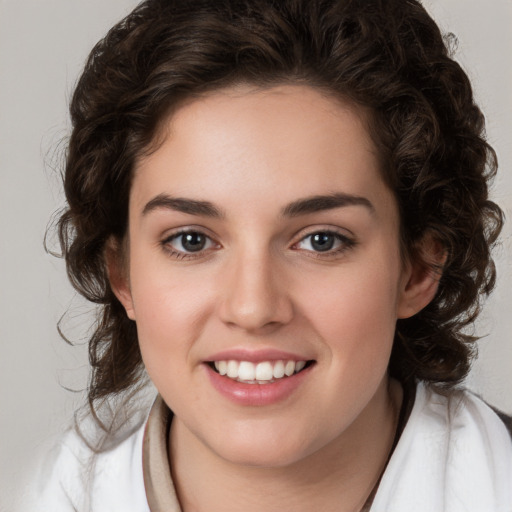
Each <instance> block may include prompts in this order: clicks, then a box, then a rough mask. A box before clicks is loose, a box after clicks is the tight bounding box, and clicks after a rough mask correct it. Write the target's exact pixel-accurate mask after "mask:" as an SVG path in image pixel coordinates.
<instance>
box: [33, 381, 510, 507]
mask: <svg viewBox="0 0 512 512" xmlns="http://www.w3.org/2000/svg"><path fill="white" fill-rule="evenodd" d="M151 414H153V413H151ZM146 424H147V423H146ZM146 424H145V425H143V426H142V427H140V428H139V429H138V430H136V431H135V432H134V433H133V434H132V435H131V436H130V437H128V438H127V439H126V440H125V441H124V442H122V443H121V444H119V445H118V446H117V447H116V448H114V449H113V450H110V451H107V452H104V453H100V454H98V455H97V456H96V457H92V452H91V450H90V449H89V448H88V447H87V445H86V444H85V443H84V442H83V441H82V439H81V438H80V437H79V436H78V435H77V434H76V433H74V432H69V433H68V434H67V435H66V437H65V438H64V440H63V443H62V445H61V447H60V452H59V454H58V457H57V459H56V462H55V464H54V465H53V470H52V471H51V473H49V474H47V475H46V476H45V478H44V482H43V483H42V487H43V489H42V491H41V493H40V494H39V496H38V498H37V501H36V505H34V506H33V507H34V508H33V509H31V510H30V511H27V512H70V511H74V510H76V511H78V512H89V511H93V512H156V511H157V510H158V512H160V510H165V512H180V510H181V509H180V507H179V503H178V501H177V499H176V497H175V495H174V492H173V489H172V481H171V480H170V473H169V472H166V474H165V475H163V478H164V480H165V479H166V481H167V483H168V484H169V486H170V487H169V488H167V489H166V496H167V495H170V496H167V498H166V505H165V507H161V506H158V505H153V509H152V510H150V508H149V505H148V496H147V494H146V493H147V492H148V494H150V496H149V502H150V503H155V497H154V496H152V494H153V492H152V490H151V486H150V485H146V486H145V484H144V471H143V452H144V451H146V452H147V450H148V447H147V446H145V447H144V433H145V427H146ZM152 435H154V434H152ZM145 444H146V445H147V444H148V443H147V442H146V443H145ZM92 460H95V463H94V464H93V463H92V462H91V461H92ZM146 479H147V478H146ZM164 483H165V482H164ZM146 487H147V488H148V489H146ZM156 501H157V502H158V500H156ZM312 510H314V504H312ZM412 511H414V512H512V441H511V439H510V436H509V433H508V432H507V430H506V428H505V426H504V425H503V423H502V422H501V420H500V419H499V418H498V416H497V415H496V414H495V413H494V412H493V411H492V410H491V409H490V408H489V407H488V406H487V405H486V404H485V403H484V402H483V401H482V400H480V399H479V398H477V397H475V396H474V395H472V394H470V393H468V392H462V391H457V392H453V393H452V394H450V396H449V397H446V396H443V395H440V394H438V393H436V392H435V391H434V390H433V389H432V388H430V387H428V386H425V385H423V384H419V385H418V387H417V391H416V398H415V403H414V406H413V409H412V412H411V415H410V417H409V419H408V422H407V425H406V426H405V429H404V431H403V432H402V435H401V437H400V440H399V442H398V445H397V446H396V448H395V451H394V452H393V455H392V457H391V459H390V461H389V464H388V466H387V468H386V470H385V472H384V475H383V477H382V479H381V482H380V485H379V488H378V490H377V493H376V495H375V498H374V501H373V504H372V506H371V512H412Z"/></svg>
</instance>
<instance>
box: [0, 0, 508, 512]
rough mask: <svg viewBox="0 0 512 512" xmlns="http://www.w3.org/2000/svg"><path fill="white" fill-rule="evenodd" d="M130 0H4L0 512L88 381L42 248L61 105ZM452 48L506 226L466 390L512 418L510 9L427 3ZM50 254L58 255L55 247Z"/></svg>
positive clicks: (454, 0)
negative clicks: (493, 171) (465, 76)
mask: <svg viewBox="0 0 512 512" xmlns="http://www.w3.org/2000/svg"><path fill="white" fill-rule="evenodd" d="M136 3H137V2H136V1H135V0H108V1H105V0H87V1H86V0H0V343H1V345H0V350H1V351H0V405H1V407H0V439H1V444H0V509H1V510H2V511H4V510H5V511H7V510H9V511H11V510H14V509H15V508H16V507H15V501H16V497H17V496H19V495H21V494H23V493H24V492H25V491H26V489H27V486H28V485H30V484H29V483H28V481H29V480H30V479H29V476H28V475H30V472H31V468H32V467H33V466H34V463H35V461H37V460H38V459H39V458H40V455H39V454H40V453H41V451H42V450H44V448H45V446H46V444H47V443H48V440H49V439H50V436H51V434H52V433H55V432H58V431H59V430H61V429H62V427H63V425H65V424H67V423H68V422H69V420H70V418H71V416H72V411H73V410H74V408H75V407H76V405H77V404H78V403H79V401H80V399H81V398H82V397H83V395H82V394H80V393H73V392H70V391H66V390H65V389H64V387H68V388H72V389H76V390H80V389H83V388H84V387H85V385H86V383H87V372H88V369H87V354H86V348H85V347H84V346H83V345H82V346H78V347H75V348H72V347H70V346H68V345H66V344H65V343H64V342H63V341H62V340H61V338H60V337H59V335H58V333H57V331H56V323H57V321H58V320H59V318H60V316H61V315H62V314H63V313H65V312H66V311H68V310H69V311H70V314H69V316H68V319H67V320H66V322H65V324H64V325H65V327H66V329H67V332H69V333H71V335H72V337H73V338H74V339H78V340H79V341H81V342H82V343H83V342H84V341H85V339H86V338H85V336H84V332H85V331H86V329H87V327H88V325H89V318H90V317H89V316H88V315H89V312H90V308H89V307H88V306H87V305H86V304H84V302H82V301H81V300H79V299H78V298H76V297H74V294H73V292H72V291H71V289H70V286H69V285H68V283H67V281H66V278H65V271H64V265H63V263H62V261H60V260H58V259H56V258H53V257H51V256H49V255H48V254H46V253H45V252H44V250H43V245H42V244H43V235H44V232H45V229H46V226H47V223H48V222H49V220H50V218H51V216H52V213H53V212H54V211H55V210H56V209H57V208H58V207H60V206H62V193H61V191H60V184H59V173H58V169H59V166H60V164H61V161H62V148H63V144H62V143H61V141H62V140H63V139H64V138H65V136H66V135H67V133H68V128H69V125H68V121H67V113H66V108H67V102H68V99H69V96H70V94H71V91H72V88H73V84H74V82H75V80H76V77H77V75H78V73H79V71H80V68H81V66H82V65H83V62H84V59H85V57H86V55H87V53H88V51H89V50H90V48H92V45H93V44H94V43H95V42H96V41H97V40H98V39H99V38H100V37H101V36H102V35H104V33H105V32H106V30H107V29H108V28H109V27H110V26H111V25H112V24H113V23H114V22H115V21H117V20H118V19H120V18H121V17H122V16H124V15H125V14H127V13H128V12H129V11H130V10H131V8H133V7H134V6H135V5H136ZM425 4H426V6H427V8H428V9H429V11H430V12H431V13H432V14H433V16H434V18H435V19H436V20H437V21H438V23H440V25H441V26H442V27H443V28H444V29H445V30H450V31H453V32H454V33H455V34H456V35H457V37H458V39H459V50H458V54H457V55H458V59H459V61H461V62H462V64H463V66H464V68H465V69H466V70H467V71H468V73H469V75H470V77H471V78H472V80H473V83H474V86H475V91H476V96H477V98H478V101H479V103H480V104H481V107H482V108H483V110H484V112H485V114H486V117H487V122H488V125H487V126H488V138H489V140H490V142H491V144H493V145H494V147H495V148H496V150H497V153H498V157H499V160H500V166H501V174H500V177H499V179H498V180H497V182H496V184H495V187H494V191H493V197H494V199H495V200H496V201H497V202H498V203H499V204H500V206H501V207H502V208H503V209H504V210H505V212H506V214H507V216H508V218H509V220H508V222H507V224H506V227H505V231H504V233H503V244H502V247H501V249H500V250H499V251H498V252H497V254H496V256H497V261H498V269H499V272H500V277H499V284H498V288H497V290H496V292H495V293H494V295H493V297H492V299H491V300H490V301H489V302H488V305H487V308H486V310H485V313H484V316H483V318H482V319H481V321H480V322H479V326H478V332H479V333H480V334H486V335H487V336H486V337H485V339H484V340H483V341H482V342H481V343H480V359H479V361H478V363H477V364H476V366H475V368H474V370H473V373H472V375H471V377H470V379H469V382H468V385H469V386H470V387H472V388H473V389H475V390H477V391H478V392H480V393H481V394H483V396H484V397H485V398H486V399H487V400H489V401H490V402H492V403H493V404H495V405H496V406H498V407H500V408H502V409H503V410H505V411H507V412H508V413H512V393H511V388H512V340H511V335H510V333H511V331H512V308H511V306H512V257H511V254H512V170H511V166H512V144H511V142H512V92H511V90H512V61H511V59H510V55H512V30H511V29H512V2H511V1H510V0H489V1H483V0H478V1H471V2H469V1H468V0H428V1H426V2H425ZM53 246H54V247H56V245H55V243H53Z"/></svg>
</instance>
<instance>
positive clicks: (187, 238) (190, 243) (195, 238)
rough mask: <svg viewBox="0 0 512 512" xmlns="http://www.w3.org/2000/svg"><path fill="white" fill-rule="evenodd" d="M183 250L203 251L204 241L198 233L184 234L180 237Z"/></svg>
mask: <svg viewBox="0 0 512 512" xmlns="http://www.w3.org/2000/svg"><path fill="white" fill-rule="evenodd" d="M181 243H182V244H183V248H184V249H185V250H187V251H190V252H195V251H200V250H201V249H203V247H204V245H205V243H206V240H205V237H204V236H203V235H201V234H200V233H186V234H184V235H182V241H181Z"/></svg>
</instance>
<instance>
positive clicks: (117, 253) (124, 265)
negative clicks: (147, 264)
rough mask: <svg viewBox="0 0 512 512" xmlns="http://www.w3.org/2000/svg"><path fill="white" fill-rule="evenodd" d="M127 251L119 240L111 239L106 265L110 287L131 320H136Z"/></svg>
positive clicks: (108, 245)
mask: <svg viewBox="0 0 512 512" xmlns="http://www.w3.org/2000/svg"><path fill="white" fill-rule="evenodd" d="M125 251H126V249H125V248H123V247H122V244H121V243H119V242H118V241H117V240H114V239H110V240H109V241H108V242H107V244H106V246H105V253H104V258H105V264H106V267H107V273H108V279H109V282H110V287H111V288H112V291H113V292H114V295H115V296H116V297H117V299H118V300H119V302H120V303H121V304H122V305H123V307H124V309H125V311H126V315H127V316H128V318H129V319H130V320H135V311H134V307H133V299H132V293H131V288H130V279H129V276H128V261H127V257H126V256H125V254H124V253H125Z"/></svg>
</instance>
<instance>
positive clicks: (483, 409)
mask: <svg viewBox="0 0 512 512" xmlns="http://www.w3.org/2000/svg"><path fill="white" fill-rule="evenodd" d="M377 498H378V500H377ZM374 505H375V508H372V509H371V510H372V512H378V511H380V510H389V509H390V508H389V507H391V509H392V510H396V511H397V512H398V511H402V510H404V511H405V510H415V511H417V512H420V511H425V512H426V511H434V510H444V511H447V512H459V511H460V512H462V511H473V510H493V511H495V512H501V511H503V512H504V511H510V510H512V440H511V438H510V436H509V434H508V431H507V429H506V427H505V425H504V424H503V422H502V421H501V419H500V418H499V417H498V415H497V414H496V413H495V412H494V411H493V410H492V409H491V408H490V407H489V406H488V405H487V404H486V403H485V402H484V401H483V400H481V399H480V398H478V397H477V396H475V395H473V394H472V393H470V392H468V391H464V390H457V391H451V392H449V393H442V392H439V391H438V390H436V389H434V388H432V387H430V386H427V385H424V384H419V385H418V387H417V391H416V400H415V403H414V406H413V409H412V412H411V415H410V417H409V420H408V422H407V425H406V427H405V429H404V431H403V433H402V436H401V438H400V441H399V443H398V445H397V447H396V449H395V452H394V453H393V456H392V457H391V460H390V462H389V465H388V467H387V469H386V471H385V473H384V475H383V479H382V482H381V486H380V487H379V491H378V493H377V496H376V501H375V502H374ZM379 507H380V508H379ZM386 507H387V508H386Z"/></svg>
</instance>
